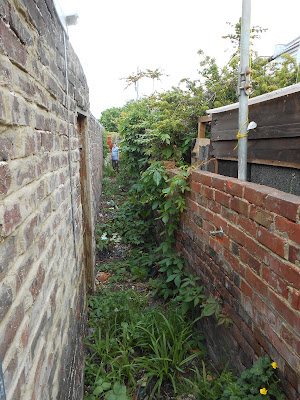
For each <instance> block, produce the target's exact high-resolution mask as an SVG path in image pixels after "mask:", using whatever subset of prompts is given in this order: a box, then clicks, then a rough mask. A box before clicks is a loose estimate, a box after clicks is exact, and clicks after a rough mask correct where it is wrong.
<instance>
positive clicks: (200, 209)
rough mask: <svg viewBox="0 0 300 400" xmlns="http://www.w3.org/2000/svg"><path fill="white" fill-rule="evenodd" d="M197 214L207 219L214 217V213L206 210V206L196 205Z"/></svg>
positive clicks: (211, 219)
mask: <svg viewBox="0 0 300 400" xmlns="http://www.w3.org/2000/svg"><path fill="white" fill-rule="evenodd" d="M198 214H199V215H200V216H201V217H202V218H203V219H204V220H208V221H213V219H214V214H213V213H212V212H211V211H209V210H207V209H206V208H204V207H202V206H199V207H198Z"/></svg>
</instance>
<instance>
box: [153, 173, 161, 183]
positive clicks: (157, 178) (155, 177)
mask: <svg viewBox="0 0 300 400" xmlns="http://www.w3.org/2000/svg"><path fill="white" fill-rule="evenodd" d="M153 180H154V182H155V184H156V186H158V185H159V183H160V181H161V174H160V173H159V172H158V171H155V172H154V174H153Z"/></svg>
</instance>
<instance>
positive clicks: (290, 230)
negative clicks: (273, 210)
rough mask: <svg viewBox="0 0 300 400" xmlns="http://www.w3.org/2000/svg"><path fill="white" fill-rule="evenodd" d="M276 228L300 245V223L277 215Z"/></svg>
mask: <svg viewBox="0 0 300 400" xmlns="http://www.w3.org/2000/svg"><path fill="white" fill-rule="evenodd" d="M275 229H276V230H277V231H279V232H282V233H285V234H286V235H287V236H288V238H289V239H290V240H292V241H293V242H295V243H297V244H299V245H300V224H296V223H295V222H292V221H289V220H288V219H285V218H282V217H276V219H275Z"/></svg>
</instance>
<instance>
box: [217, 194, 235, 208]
mask: <svg viewBox="0 0 300 400" xmlns="http://www.w3.org/2000/svg"><path fill="white" fill-rule="evenodd" d="M215 200H216V202H217V203H220V204H222V205H223V206H225V207H227V208H230V201H231V196H230V195H229V194H226V193H224V192H220V191H219V190H215Z"/></svg>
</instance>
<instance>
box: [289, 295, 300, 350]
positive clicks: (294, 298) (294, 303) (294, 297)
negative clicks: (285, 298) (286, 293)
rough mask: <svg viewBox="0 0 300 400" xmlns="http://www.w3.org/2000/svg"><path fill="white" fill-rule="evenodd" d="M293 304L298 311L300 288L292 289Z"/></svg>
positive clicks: (299, 307) (299, 308) (299, 306)
mask: <svg viewBox="0 0 300 400" xmlns="http://www.w3.org/2000/svg"><path fill="white" fill-rule="evenodd" d="M291 305H292V307H293V308H294V309H295V310H296V311H300V291H299V290H296V289H292V293H291ZM299 354H300V353H299Z"/></svg>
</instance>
